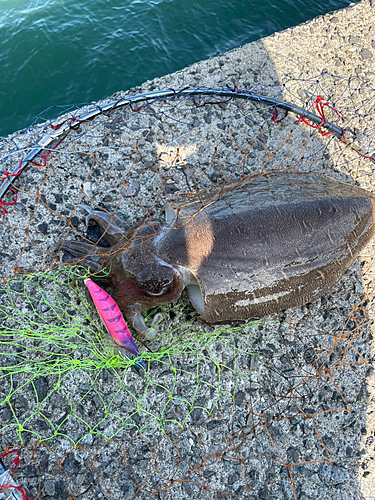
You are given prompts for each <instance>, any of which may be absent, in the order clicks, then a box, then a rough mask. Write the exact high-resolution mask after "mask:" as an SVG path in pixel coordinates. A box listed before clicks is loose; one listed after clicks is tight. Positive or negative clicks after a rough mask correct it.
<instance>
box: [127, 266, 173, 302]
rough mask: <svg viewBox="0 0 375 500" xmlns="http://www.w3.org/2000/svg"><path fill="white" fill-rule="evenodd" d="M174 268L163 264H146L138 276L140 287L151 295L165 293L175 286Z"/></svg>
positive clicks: (137, 280)
mask: <svg viewBox="0 0 375 500" xmlns="http://www.w3.org/2000/svg"><path fill="white" fill-rule="evenodd" d="M173 275H174V272H173V268H172V267H170V266H166V265H163V264H154V265H151V266H146V267H144V268H143V269H142V271H140V273H138V274H137V276H136V282H137V285H138V286H139V288H141V289H142V290H144V291H145V292H146V293H147V294H149V295H163V294H164V293H166V292H168V290H170V289H171V288H172V286H173Z"/></svg>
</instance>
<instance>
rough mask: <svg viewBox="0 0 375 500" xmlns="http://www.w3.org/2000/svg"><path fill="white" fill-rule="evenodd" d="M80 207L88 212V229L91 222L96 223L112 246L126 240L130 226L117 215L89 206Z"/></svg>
mask: <svg viewBox="0 0 375 500" xmlns="http://www.w3.org/2000/svg"><path fill="white" fill-rule="evenodd" d="M78 206H79V207H80V208H82V209H83V210H86V212H87V215H86V227H88V225H89V222H90V220H93V221H95V222H96V223H97V224H98V226H99V228H100V230H101V231H102V233H103V236H104V237H105V238H106V240H107V241H108V243H109V244H110V245H111V246H113V245H117V243H120V241H123V240H124V237H125V234H126V232H127V231H128V229H129V224H127V223H126V222H125V221H124V220H122V219H121V218H120V217H118V216H117V215H116V214H113V213H110V212H105V211H104V210H94V209H92V208H91V207H89V206H88V205H78Z"/></svg>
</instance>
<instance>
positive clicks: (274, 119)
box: [271, 106, 288, 123]
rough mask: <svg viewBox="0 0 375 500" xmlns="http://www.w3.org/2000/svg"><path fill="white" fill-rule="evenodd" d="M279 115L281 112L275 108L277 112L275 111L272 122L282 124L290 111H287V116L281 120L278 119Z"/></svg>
mask: <svg viewBox="0 0 375 500" xmlns="http://www.w3.org/2000/svg"><path fill="white" fill-rule="evenodd" d="M278 114H279V110H278V109H277V107H276V106H275V111H274V113H273V115H272V118H271V120H272V121H273V123H280V122H282V121H283V120H284V118H286V117H287V116H288V111H285V115H284V116H282V117H281V118H279V119H277V116H278Z"/></svg>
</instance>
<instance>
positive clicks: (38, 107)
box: [0, 0, 351, 135]
mask: <svg viewBox="0 0 375 500" xmlns="http://www.w3.org/2000/svg"><path fill="white" fill-rule="evenodd" d="M350 1H351V0H314V1H312V2H310V1H309V2H308V1H306V0H247V1H245V0H231V1H228V0H215V1H210V0H151V1H150V0H0V135H5V134H7V133H10V132H13V131H15V130H18V129H21V128H24V127H27V126H28V125H30V124H31V123H32V122H33V119H34V118H35V117H36V116H37V115H38V114H40V113H42V111H43V110H45V109H46V108H48V107H51V106H52V107H54V106H55V105H66V104H70V103H72V104H73V103H76V104H79V103H85V102H90V101H94V100H99V99H102V98H105V97H107V96H108V95H110V94H112V93H113V92H115V91H117V90H126V89H129V88H130V87H133V86H135V85H138V84H141V83H142V82H144V81H145V80H147V79H151V78H154V77H156V76H161V75H164V74H166V73H170V72H173V71H176V70H178V69H181V68H183V67H185V66H187V65H189V64H191V63H193V62H195V61H199V60H201V59H205V58H207V57H210V56H214V55H217V54H220V53H222V52H224V51H226V50H229V49H231V48H233V47H236V46H238V45H242V44H244V43H247V42H251V41H253V40H256V39H258V38H260V37H263V36H267V35H269V34H271V33H273V32H275V31H279V30H282V29H285V28H287V27H290V26H294V25H297V24H299V23H301V22H303V21H306V20H307V19H311V18H313V17H315V16H317V15H320V14H324V13H326V12H329V11H332V10H335V9H339V8H342V7H346V6H347V5H349V3H350ZM52 112H53V113H54V116H56V114H57V113H58V110H56V109H50V110H49V111H48V112H45V113H44V114H43V116H44V117H45V118H47V117H48V116H49V113H52Z"/></svg>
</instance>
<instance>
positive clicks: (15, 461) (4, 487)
mask: <svg viewBox="0 0 375 500" xmlns="http://www.w3.org/2000/svg"><path fill="white" fill-rule="evenodd" d="M11 453H17V457H16V458H14V459H13V464H14V467H13V469H12V470H11V471H10V474H13V472H14V471H15V470H16V469H17V467H18V466H19V464H20V456H21V452H20V450H10V451H7V452H6V453H3V454H2V455H0V460H1V459H2V458H5V457H7V456H8V455H10V454H11ZM8 488H13V489H14V490H18V491H20V492H21V493H22V500H33V498H32V497H27V498H26V491H25V490H24V488H21V486H15V485H13V484H10V483H4V484H0V493H3V492H4V491H6V490H7V489H8Z"/></svg>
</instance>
